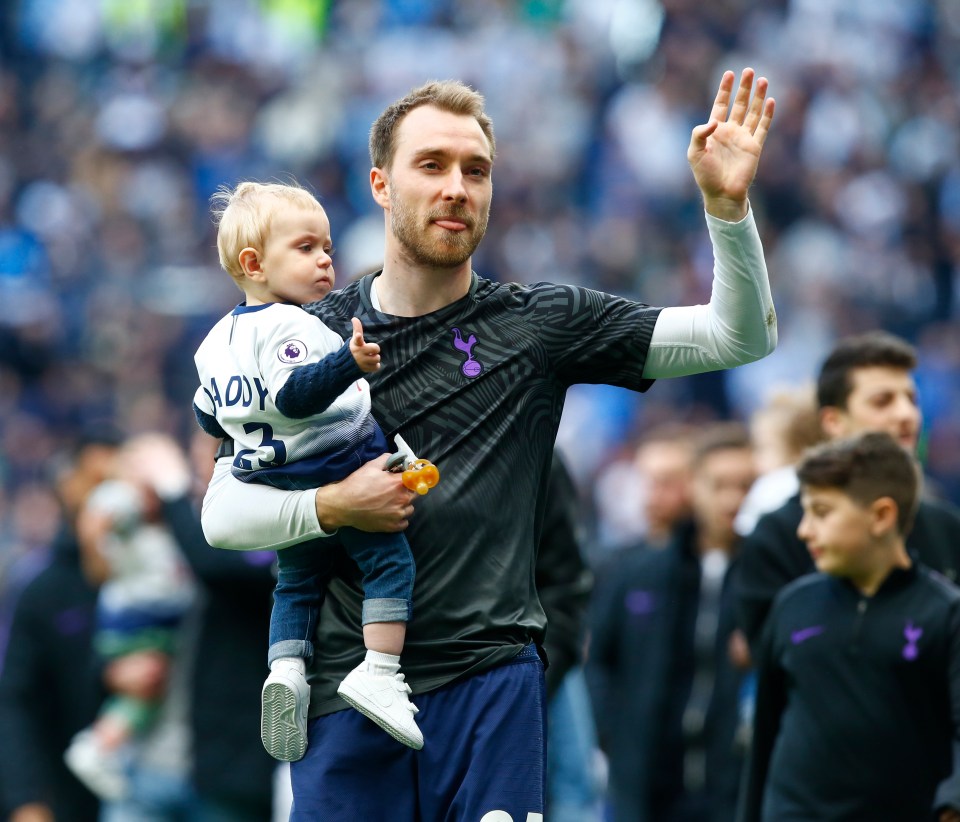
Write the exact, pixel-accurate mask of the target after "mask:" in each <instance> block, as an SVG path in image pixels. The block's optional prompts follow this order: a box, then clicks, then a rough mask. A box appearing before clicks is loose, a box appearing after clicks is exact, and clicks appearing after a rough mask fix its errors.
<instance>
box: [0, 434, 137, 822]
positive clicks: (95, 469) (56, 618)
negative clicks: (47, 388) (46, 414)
mask: <svg viewBox="0 0 960 822" xmlns="http://www.w3.org/2000/svg"><path fill="white" fill-rule="evenodd" d="M121 441H122V437H121V435H120V434H119V433H118V432H115V431H114V430H113V429H112V428H109V427H108V426H98V427H97V428H95V429H91V430H90V431H89V432H87V433H85V434H84V435H83V436H82V437H81V438H80V439H79V440H78V441H77V443H76V444H75V445H74V446H73V447H72V449H71V452H70V453H69V454H67V455H64V456H63V457H62V458H61V459H58V460H57V461H56V463H55V466H54V475H53V478H52V482H53V485H54V487H55V488H56V491H57V496H58V497H59V499H60V501H61V505H62V518H63V522H62V526H61V530H60V533H59V535H58V536H57V538H56V540H55V541H54V544H53V547H52V550H51V553H50V561H49V564H48V565H47V567H46V568H44V569H43V570H41V571H40V572H39V573H38V574H37V576H36V577H34V578H33V580H32V581H31V582H29V583H28V584H27V585H26V586H25V587H24V589H23V590H22V592H21V593H20V595H19V597H18V598H17V602H16V605H15V608H14V615H13V621H12V623H11V626H10V634H9V641H8V643H7V646H6V653H5V656H4V659H3V670H2V673H0V740H2V743H0V798H2V800H3V810H4V812H5V814H6V817H5V818H7V819H9V820H10V822H53V820H56V822H94V820H96V818H97V816H98V813H99V803H98V800H97V798H96V797H95V796H94V795H93V794H92V793H91V792H90V791H89V790H87V788H86V787H85V786H84V785H83V784H81V783H80V782H79V781H78V780H77V779H76V777H75V776H74V775H73V774H72V773H71V772H70V771H69V770H68V769H67V767H66V764H65V763H64V761H63V754H64V751H65V750H66V749H67V746H68V745H69V743H70V740H71V739H72V738H73V736H74V735H75V734H76V733H77V732H78V731H80V730H81V729H82V728H84V727H86V726H87V725H88V724H89V723H90V722H91V721H92V720H93V718H94V716H95V715H96V711H97V705H98V702H99V699H100V696H101V690H100V688H99V685H98V681H97V675H96V669H95V666H94V663H93V657H92V653H91V648H90V643H91V637H92V633H93V626H94V613H95V610H96V604H97V591H96V588H95V586H93V585H92V584H91V583H90V582H89V580H88V579H87V577H86V575H85V574H84V572H83V568H82V564H81V555H80V550H79V545H78V541H77V533H76V519H77V515H78V513H79V511H80V509H81V508H82V506H83V504H84V502H85V500H86V498H87V497H88V495H89V494H90V492H91V491H92V490H93V488H95V487H96V486H97V485H99V484H100V483H101V482H102V481H103V480H104V479H106V478H107V477H109V476H111V474H112V472H113V469H114V463H115V460H116V455H117V451H118V449H119V447H120V444H121Z"/></svg>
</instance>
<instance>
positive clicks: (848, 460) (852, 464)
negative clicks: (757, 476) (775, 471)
mask: <svg viewBox="0 0 960 822" xmlns="http://www.w3.org/2000/svg"><path fill="white" fill-rule="evenodd" d="M797 476H798V477H799V479H800V485H801V487H811V488H835V489H837V490H839V491H842V492H843V493H844V494H846V495H847V496H849V497H850V498H851V499H853V500H854V501H855V502H857V503H858V504H859V505H862V506H868V505H871V504H872V503H873V502H874V501H876V500H878V499H880V498H881V497H890V498H891V499H892V500H893V501H894V502H895V503H896V504H897V528H898V530H899V531H900V533H901V534H906V533H907V532H908V531H909V530H910V527H911V526H912V525H913V519H914V517H915V516H916V513H917V505H918V504H919V498H920V483H921V479H920V477H921V474H920V466H919V464H918V463H917V461H916V459H914V457H913V456H912V455H911V454H909V453H908V452H907V450H906V449H905V448H903V447H902V446H901V445H900V443H898V442H897V441H896V440H895V439H894V438H893V437H891V436H890V435H889V434H887V433H886V432H881V431H870V432H868V433H865V434H860V435H858V436H854V437H846V438H843V439H839V440H834V441H832V442H826V443H823V444H822V445H818V446H816V447H815V448H812V449H810V450H809V451H808V452H807V454H806V455H805V456H804V457H803V459H802V460H801V461H800V464H799V465H798V466H797Z"/></svg>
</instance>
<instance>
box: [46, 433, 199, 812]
mask: <svg viewBox="0 0 960 822" xmlns="http://www.w3.org/2000/svg"><path fill="white" fill-rule="evenodd" d="M128 460H129V454H127V453H126V452H124V451H123V450H122V451H121V454H120V458H119V462H118V464H119V465H120V466H121V468H120V470H119V472H118V477H117V478H114V479H108V480H105V481H104V482H102V483H100V484H99V485H98V486H97V487H96V488H94V489H93V491H92V492H91V494H90V496H89V497H88V498H87V501H86V503H85V505H84V507H83V510H82V511H81V512H80V517H79V521H78V531H79V533H80V534H81V549H82V550H83V552H84V559H85V566H86V571H87V574H88V576H89V577H91V582H92V583H93V584H94V585H96V586H97V588H98V597H97V617H96V630H95V632H94V636H93V647H94V651H95V653H96V654H97V655H98V656H99V657H100V659H101V660H103V666H104V667H107V666H108V664H109V662H110V661H111V660H116V659H119V658H122V657H124V656H128V655H130V654H134V653H137V654H139V653H152V654H156V655H158V656H159V657H161V658H165V657H172V656H174V655H176V654H177V653H178V652H179V646H180V644H181V633H182V627H183V624H184V618H185V616H186V614H187V613H188V612H189V611H190V609H191V606H192V605H193V602H194V597H195V589H194V584H193V579H192V576H191V574H190V571H189V568H188V566H187V564H186V561H185V560H184V558H183V556H182V555H181V553H180V549H179V547H178V545H177V543H176V541H175V540H174V539H173V536H172V535H171V533H170V531H169V529H168V528H167V527H166V525H165V524H164V523H163V522H162V520H161V516H160V514H161V512H160V506H159V499H158V498H157V496H156V494H155V493H154V492H153V490H152V489H151V488H149V487H140V486H139V485H137V484H136V483H134V482H130V481H129V480H126V479H123V478H122V477H123V469H122V466H123V465H124V463H125V462H127V461H128ZM161 664H165V661H164V660H162V659H161ZM164 701H165V699H164V695H163V694H161V695H159V698H158V697H151V698H142V697H140V696H138V695H131V694H127V693H123V692H117V693H111V694H110V695H109V696H108V698H107V699H106V700H105V701H104V703H103V704H102V705H101V707H100V711H99V713H98V715H97V718H96V720H95V721H94V722H93V723H92V724H91V725H90V726H89V727H87V728H84V729H83V730H82V731H80V732H79V733H78V734H77V735H76V736H75V737H74V739H73V741H72V742H71V743H70V746H69V747H68V748H67V750H66V752H65V754H64V758H65V760H66V762H67V766H68V767H69V768H70V769H71V770H72V771H73V773H74V774H75V775H76V776H77V778H78V779H80V780H81V781H82V782H84V783H85V784H86V785H87V786H88V787H89V788H90V789H91V790H92V791H93V792H94V793H96V794H97V795H98V796H100V797H101V798H102V799H103V800H106V801H110V802H114V801H117V800H121V799H125V798H127V797H128V796H129V795H130V794H131V792H132V786H131V784H130V783H129V780H128V777H127V773H126V772H127V768H128V764H129V763H130V762H132V761H135V760H136V759H138V758H139V751H138V749H139V747H140V743H141V742H142V741H143V740H144V739H146V738H147V737H148V735H149V733H150V731H152V730H153V728H154V726H155V725H156V724H157V722H158V719H159V718H160V717H161V715H162V713H163V709H164ZM178 767H179V763H178V764H177V765H176V766H175V767H174V769H175V770H176V769H177V768H178Z"/></svg>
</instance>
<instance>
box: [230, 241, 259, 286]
mask: <svg viewBox="0 0 960 822" xmlns="http://www.w3.org/2000/svg"><path fill="white" fill-rule="evenodd" d="M237 259H238V260H239V262H240V268H242V269H243V273H244V274H245V275H246V276H247V277H249V278H250V279H251V280H254V281H256V282H263V280H264V277H265V275H264V273H263V268H262V267H261V265H260V254H259V253H258V252H257V250H256V249H255V248H249V247H247V248H245V249H243V251H241V252H240V254H239V256H238V257H237Z"/></svg>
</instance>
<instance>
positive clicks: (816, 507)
mask: <svg viewBox="0 0 960 822" xmlns="http://www.w3.org/2000/svg"><path fill="white" fill-rule="evenodd" d="M798 475H799V478H800V484H801V501H802V505H803V519H802V520H801V522H800V526H799V529H798V533H799V536H800V537H801V538H802V539H803V540H805V541H806V542H807V544H808V547H809V549H810V554H811V556H812V557H813V558H814V561H815V562H816V565H817V569H818V570H819V571H820V572H821V573H819V574H812V575H809V576H806V577H803V578H802V579H800V580H797V581H796V582H794V583H792V584H791V585H789V586H787V587H786V588H785V589H784V590H783V591H782V592H781V593H780V594H779V595H778V596H777V598H776V600H775V602H774V606H773V609H772V610H771V613H770V617H769V620H768V622H767V626H766V628H765V630H764V636H763V641H762V645H761V652H760V659H759V663H758V688H757V707H756V715H755V720H754V737H753V745H752V749H751V754H750V762H749V766H748V776H747V780H746V784H745V792H744V796H743V797H742V805H741V816H740V818H741V820H742V822H758V821H759V820H769V822H774V820H776V821H777V822H779V820H785V819H790V820H797V822H800V821H801V820H809V822H814V821H816V822H831V821H832V820H837V822H839V820H845V822H856V820H863V822H867V820H871V821H872V820H881V819H882V820H885V822H917V820H932V819H939V820H940V822H956V820H958V819H960V771H958V767H960V757H958V755H957V753H958V752H960V733H958V725H960V590H958V589H957V588H956V587H954V586H953V585H951V584H949V583H948V582H947V581H946V580H945V579H943V578H942V577H941V576H940V575H939V574H937V573H935V572H933V571H931V570H929V569H928V568H925V567H924V566H922V565H917V564H916V563H915V562H914V561H913V560H912V559H911V557H910V555H909V554H908V553H907V550H906V545H905V542H904V536H905V534H906V533H907V532H908V530H909V528H910V525H911V523H912V520H913V517H914V515H915V511H916V504H917V498H918V489H919V485H920V475H919V471H918V467H917V464H916V462H915V460H914V459H913V458H912V457H911V456H910V455H909V454H908V453H907V452H906V451H905V450H904V449H903V448H902V447H901V446H900V445H899V444H898V443H897V442H896V441H895V440H894V439H893V437H891V436H890V435H889V434H886V433H876V432H874V433H867V434H863V435H860V436H858V437H854V438H849V439H842V440H837V441H834V442H831V443H828V444H825V445H823V446H820V447H819V448H816V449H814V450H813V451H811V452H809V453H808V455H807V456H806V457H805V458H804V460H803V461H802V462H801V464H800V466H799V468H798Z"/></svg>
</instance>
